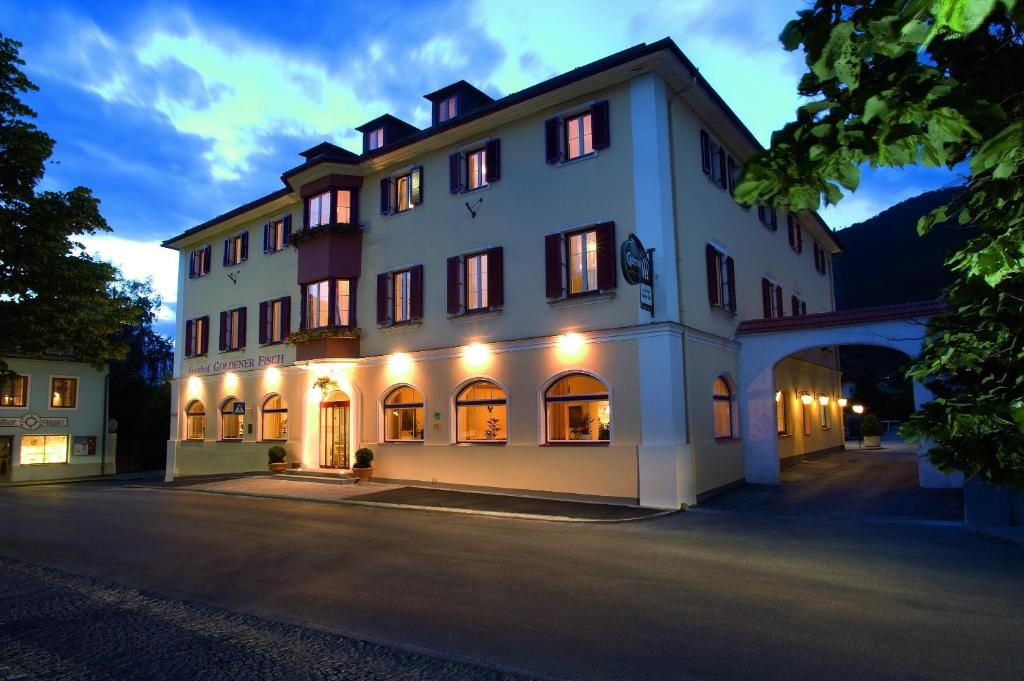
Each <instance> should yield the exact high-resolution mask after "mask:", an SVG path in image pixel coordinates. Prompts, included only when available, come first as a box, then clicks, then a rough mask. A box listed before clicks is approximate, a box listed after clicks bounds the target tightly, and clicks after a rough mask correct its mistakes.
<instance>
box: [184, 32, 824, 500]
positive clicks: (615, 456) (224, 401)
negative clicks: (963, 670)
mask: <svg viewBox="0 0 1024 681" xmlns="http://www.w3.org/2000/svg"><path fill="white" fill-rule="evenodd" d="M426 99H427V100H429V101H430V103H431V107H432V111H433V121H432V124H431V125H430V126H428V127H426V128H424V129H422V130H421V129H418V128H416V127H414V126H412V125H410V124H408V123H406V122H404V121H401V120H399V119H398V118H395V117H393V116H390V115H383V116H381V117H379V118H377V119H374V120H372V121H370V122H368V123H366V124H365V125H363V126H360V127H359V128H358V130H359V131H360V132H361V133H362V135H363V146H362V149H361V150H360V153H355V152H351V151H348V150H345V149H342V148H340V147H338V146H335V145H333V144H329V143H326V142H325V143H323V144H320V145H318V146H316V147H313V148H312V149H309V150H307V151H305V152H303V153H302V157H303V161H302V163H301V164H299V165H297V166H296V167H294V168H292V169H290V170H287V171H285V172H284V174H283V175H282V181H283V184H284V186H283V188H281V189H279V190H277V191H275V192H273V193H271V194H268V195H266V196H264V197H262V198H259V199H257V200H255V201H253V202H251V203H249V204H246V205H244V206H240V207H238V208H236V209H234V210H232V211H230V212H228V213H225V214H223V215H220V216H218V217H216V218H214V219H212V220H210V221H208V222H205V223H203V224H201V225H198V226H196V227H194V228H192V229H189V230H187V231H186V232H184V233H182V234H179V235H178V236H175V237H173V238H171V239H169V240H168V241H166V242H165V244H164V245H165V246H167V247H169V248H173V249H175V250H177V251H178V252H179V254H180V258H179V263H180V265H179V284H178V303H177V310H178V321H177V342H176V344H175V371H174V375H175V380H174V382H173V397H172V404H173V405H174V407H175V408H174V411H173V414H172V419H171V437H170V441H169V443H168V454H167V456H168V459H167V474H168V476H184V475H196V474H206V473H216V472H235V471H248V470H261V469H265V466H266V450H267V448H268V446H270V444H272V443H283V444H284V445H285V447H286V449H287V450H288V452H289V458H290V460H291V461H293V462H295V463H298V464H300V465H301V466H303V467H308V468H318V467H326V468H345V467H347V466H348V465H350V463H351V460H352V455H353V453H354V451H355V449H357V448H358V447H361V446H369V447H371V448H372V449H373V450H374V451H375V453H376V459H375V462H374V465H375V468H376V470H375V478H378V479H388V480H401V481H420V482H424V483H434V482H436V483H443V484H448V485H466V486H472V487H482V488H501V489H511V490H533V491H545V492H557V493H562V494H577V495H586V496H590V497H605V498H609V499H616V500H624V501H631V502H634V503H639V504H641V505H645V506H655V507H665V508H672V507H678V506H679V505H680V504H682V503H687V504H692V503H695V502H696V501H697V500H698V499H699V498H700V497H701V496H702V495H705V494H708V493H711V492H713V491H715V490H718V489H721V488H723V487H725V486H728V485H730V484H732V483H734V482H736V481H739V480H742V479H743V478H744V450H743V447H744V443H743V441H742V439H741V438H740V428H739V423H740V420H739V414H738V408H737V390H736V387H737V367H738V353H739V352H740V351H741V344H740V342H739V341H738V340H737V338H736V329H737V326H738V325H739V323H740V321H741V320H745V319H751V318H761V317H769V318H774V317H782V316H783V315H786V316H788V315H802V314H808V313H818V312H828V311H831V310H833V309H834V299H833V291H832V277H831V259H832V257H833V255H835V254H838V253H839V252H840V245H839V243H838V242H837V240H836V239H835V237H834V236H833V234H832V232H831V230H830V229H829V228H828V227H827V225H825V224H824V223H823V222H822V220H821V219H820V218H819V217H818V216H817V215H815V214H813V213H800V214H788V213H786V211H784V210H781V209H779V210H776V209H770V208H767V207H757V208H753V209H747V208H744V207H742V206H740V205H739V204H737V203H736V202H735V201H734V199H733V197H732V190H733V188H734V186H735V181H736V178H737V177H738V173H739V169H740V168H741V167H742V163H743V162H744V160H745V159H747V158H749V157H750V156H751V155H752V154H753V153H755V152H756V151H758V150H759V149H760V148H761V147H760V146H759V144H758V143H757V141H756V140H755V138H754V137H753V135H752V134H751V133H750V131H749V130H748V129H747V128H746V127H745V126H744V125H743V123H742V122H741V121H740V120H739V119H738V118H737V117H736V115H735V114H734V113H733V112H732V111H731V110H730V109H729V108H728V107H727V106H726V104H725V103H724V102H723V101H722V99H721V98H720V97H719V96H718V95H717V94H716V93H715V91H714V90H713V89H712V88H711V86H710V85H709V84H708V83H707V82H706V81H704V80H703V78H702V77H701V76H700V75H699V74H698V72H697V70H696V68H695V67H694V66H693V65H692V64H691V63H690V62H689V60H688V59H687V58H686V57H685V56H684V55H683V54H682V53H681V52H680V51H679V49H678V48H677V47H676V45H675V44H674V43H673V42H672V41H670V40H663V41H660V42H658V43H654V44H650V45H640V46H637V47H634V48H631V49H629V50H626V51H624V52H620V53H617V54H615V55H612V56H610V57H607V58H605V59H602V60H600V61H598V62H594V63H592V64H589V65H587V66H584V67H582V68H579V69H575V70H573V71H571V72H569V73H566V74H564V75H561V76H558V77H556V78H553V79H551V80H548V81H545V82H543V83H540V84H538V85H535V86H533V87H530V88H527V89H525V90H522V91H520V92H517V93H513V94H511V95H508V96H507V97H504V98H502V99H499V100H493V99H492V98H491V97H489V96H488V95H486V94H485V93H483V92H481V91H480V90H478V89H476V88H475V87H473V86H472V85H470V84H469V83H466V82H465V81H459V82H456V83H453V84H451V85H449V86H447V87H445V88H442V89H441V90H438V91H436V92H434V93H431V94H429V95H426ZM634 236H635V238H634ZM640 244H642V247H641V246H640ZM652 269H653V280H652V279H651V278H650V276H651V274H652V272H651V270H652ZM652 282H653V286H651V283H652ZM839 394H840V374H839V366H838V361H837V357H836V354H835V352H834V351H833V349H831V348H827V347H826V348H811V349H808V350H806V351H805V352H802V353H799V354H797V355H794V356H793V357H790V358H787V359H786V360H784V361H783V362H781V363H780V364H779V368H778V372H777V392H776V398H777V406H778V409H777V419H776V421H777V428H778V435H779V441H780V446H779V452H780V456H781V457H789V456H798V455H803V454H808V453H812V452H818V451H827V450H830V449H834V448H838V447H840V446H841V445H842V442H843V436H842V414H841V410H840V408H839V407H838V405H837V398H838V397H839Z"/></svg>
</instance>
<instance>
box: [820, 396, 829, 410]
mask: <svg viewBox="0 0 1024 681" xmlns="http://www.w3.org/2000/svg"><path fill="white" fill-rule="evenodd" d="M828 403H829V396H828V395H818V404H820V405H821V406H823V407H827V406H828Z"/></svg>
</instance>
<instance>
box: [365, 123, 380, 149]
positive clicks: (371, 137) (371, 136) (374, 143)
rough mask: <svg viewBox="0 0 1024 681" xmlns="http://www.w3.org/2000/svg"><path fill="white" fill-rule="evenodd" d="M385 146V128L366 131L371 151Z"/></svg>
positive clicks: (368, 146)
mask: <svg viewBox="0 0 1024 681" xmlns="http://www.w3.org/2000/svg"><path fill="white" fill-rule="evenodd" d="M383 146H384V128H377V129H376V130H371V131H370V132H368V133H366V148H367V149H368V150H369V151H373V150H374V149H380V148H381V147H383Z"/></svg>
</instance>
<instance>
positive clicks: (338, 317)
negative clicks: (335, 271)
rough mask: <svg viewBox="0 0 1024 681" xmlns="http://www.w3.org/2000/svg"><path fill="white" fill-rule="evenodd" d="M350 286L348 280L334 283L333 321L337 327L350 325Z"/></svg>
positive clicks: (337, 280)
mask: <svg viewBox="0 0 1024 681" xmlns="http://www.w3.org/2000/svg"><path fill="white" fill-rule="evenodd" d="M351 285H352V284H351V282H350V281H349V280H348V279H336V280H335V281H334V321H335V323H336V324H337V325H338V326H351V325H352V314H351V313H352V296H351V292H352V289H351Z"/></svg>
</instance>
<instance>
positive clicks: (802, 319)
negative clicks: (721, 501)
mask: <svg viewBox="0 0 1024 681" xmlns="http://www.w3.org/2000/svg"><path fill="white" fill-rule="evenodd" d="M944 309H945V308H944V306H943V305H942V304H939V303H918V304H912V305H894V306H889V307H882V308H870V309H866V310H855V311H851V312H826V313H823V314H815V315H804V316H799V317H786V318H781V319H765V320H755V321H749V322H743V323H742V324H740V327H739V329H738V330H737V334H736V335H737V339H738V340H739V341H740V342H741V343H742V348H741V351H740V353H739V360H740V361H739V365H740V371H739V374H740V375H739V403H740V404H739V408H740V436H741V438H742V440H743V451H744V470H745V475H746V479H747V481H748V482H753V483H759V484H771V485H775V484H778V483H779V450H778V433H777V430H776V420H775V366H776V365H777V364H778V363H779V362H780V361H781V360H783V359H784V358H786V357H788V356H790V355H792V354H794V353H797V352H800V351H802V350H806V349H807V348H813V347H824V346H833V345H874V346H879V347H884V348H890V349H892V350H897V351H899V352H902V353H903V354H905V355H907V356H909V357H916V356H917V355H918V354H919V353H920V351H921V347H922V344H923V342H924V337H925V324H926V322H927V321H928V319H929V318H930V317H931V316H933V315H935V314H936V313H939V312H941V311H943V310H944ZM913 387H914V407H915V409H917V408H919V407H920V406H921V405H922V404H924V403H925V402H927V401H928V400H930V399H931V393H929V392H928V390H927V389H926V388H925V387H924V386H923V385H921V384H919V383H917V382H914V386H913ZM927 452H928V444H927V443H921V445H920V446H919V447H918V479H919V483H920V485H921V486H922V487H931V488H942V487H962V486H963V476H962V475H960V474H946V473H942V472H940V471H939V470H938V469H936V468H935V467H934V466H933V465H932V464H931V462H930V461H929V460H928V457H927Z"/></svg>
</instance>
